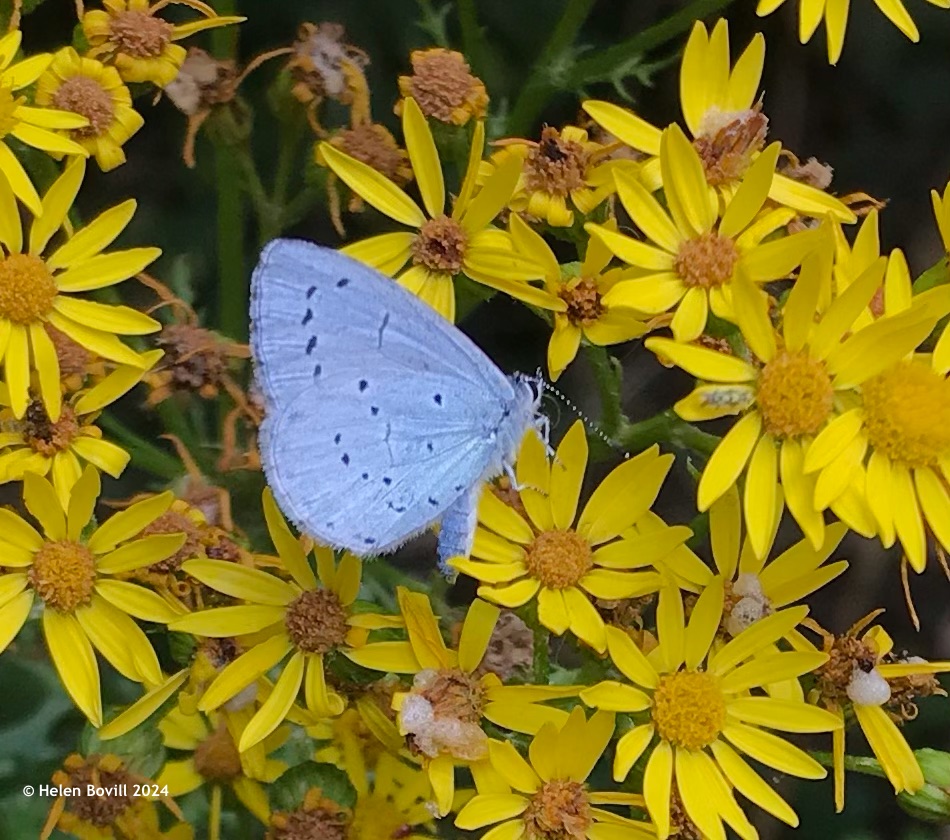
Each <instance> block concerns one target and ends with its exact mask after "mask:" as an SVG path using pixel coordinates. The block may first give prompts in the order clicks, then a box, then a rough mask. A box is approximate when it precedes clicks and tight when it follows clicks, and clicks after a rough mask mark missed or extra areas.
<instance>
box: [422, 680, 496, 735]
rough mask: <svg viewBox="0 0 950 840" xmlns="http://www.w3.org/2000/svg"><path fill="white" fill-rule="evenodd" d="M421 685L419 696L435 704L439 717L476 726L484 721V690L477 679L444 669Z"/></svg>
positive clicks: (436, 714)
mask: <svg viewBox="0 0 950 840" xmlns="http://www.w3.org/2000/svg"><path fill="white" fill-rule="evenodd" d="M423 673H425V672H423ZM417 682H419V681H418V680H417ZM422 685H423V688H422V691H420V692H419V693H420V694H421V695H422V696H423V697H425V699H426V700H428V701H429V703H430V704H431V705H432V711H433V713H434V714H435V717H436V718H453V719H455V720H460V721H462V722H463V723H475V724H477V723H479V721H481V718H482V713H483V712H484V709H485V688H484V686H483V685H482V683H481V680H479V679H478V678H477V677H475V676H473V675H472V674H466V673H465V672H464V671H462V670H460V669H459V668H444V669H442V670H439V671H436V672H434V673H432V674H430V675H429V678H428V679H427V680H425V681H422Z"/></svg>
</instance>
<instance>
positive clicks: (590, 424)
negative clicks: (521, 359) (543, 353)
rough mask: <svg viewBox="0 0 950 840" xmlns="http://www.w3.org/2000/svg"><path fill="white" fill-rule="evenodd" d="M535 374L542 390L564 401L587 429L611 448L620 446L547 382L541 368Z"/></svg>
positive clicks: (625, 454)
mask: <svg viewBox="0 0 950 840" xmlns="http://www.w3.org/2000/svg"><path fill="white" fill-rule="evenodd" d="M536 375H537V377H538V383H539V384H540V386H541V388H542V389H543V390H544V391H547V392H548V393H549V394H552V395H553V396H554V397H556V398H557V400H560V401H561V402H562V403H564V405H566V406H567V408H568V410H569V411H571V412H572V413H573V414H574V416H575V417H577V418H578V419H579V420H580V421H581V422H582V423H583V424H584V426H586V427H587V429H588V430H589V431H591V432H593V433H594V434H595V435H597V437H599V438H600V439H601V440H602V441H603V442H604V443H606V444H607V446H609V447H610V448H611V449H619V448H620V447H619V446H618V445H617V441H615V440H613V439H611V438H610V436H609V435H608V434H607V433H606V432H605V431H604V430H603V429H601V428H600V426H598V425H597V424H596V423H595V422H594V421H593V419H591V417H590V415H588V414H586V413H585V412H584V411H582V410H581V409H580V407H579V406H578V405H577V403H575V402H574V401H573V400H572V399H571V398H570V397H569V396H567V394H565V393H564V392H563V391H562V390H560V389H559V388H558V387H557V386H556V385H553V384H552V383H550V382H548V381H547V380H546V379H545V378H544V377H543V376H542V373H541V368H538V369H537V371H536ZM623 457H624V459H627V458H629V457H630V453H629V452H627V451H624V453H623Z"/></svg>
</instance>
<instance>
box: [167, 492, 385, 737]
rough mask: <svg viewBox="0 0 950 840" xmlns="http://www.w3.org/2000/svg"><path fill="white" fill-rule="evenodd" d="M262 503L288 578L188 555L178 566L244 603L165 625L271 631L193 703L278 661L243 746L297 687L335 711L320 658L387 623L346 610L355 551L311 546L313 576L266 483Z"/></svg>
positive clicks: (317, 711)
mask: <svg viewBox="0 0 950 840" xmlns="http://www.w3.org/2000/svg"><path fill="white" fill-rule="evenodd" d="M263 503H264V516H265V518H266V520H267V530H268V532H269V533H270V536H271V540H272V541H273V543H274V546H275V547H276V548H277V552H278V554H279V555H280V559H281V563H282V565H283V567H284V569H286V570H287V572H289V573H290V576H291V577H292V578H293V580H292V581H291V582H287V581H284V580H281V579H280V578H279V577H277V576H276V575H272V574H269V573H268V572H265V571H263V570H261V569H255V568H251V567H248V566H242V565H239V564H237V563H229V562H227V561H225V560H207V559H199V560H188V561H186V562H185V563H183V564H182V570H183V571H185V572H187V573H188V574H189V575H191V576H192V577H194V578H197V579H198V580H199V581H201V582H202V583H203V584H205V585H206V586H210V587H211V588H212V589H215V590H217V591H218V592H223V593H224V594H225V595H229V596H231V597H232V598H240V599H242V600H244V601H247V602H248V603H247V604H243V605H239V606H229V607H215V608H213V609H209V610H202V611H201V612H196V613H192V614H191V615H187V616H182V617H179V618H178V619H177V620H176V621H173V622H172V623H171V625H170V627H171V629H172V630H174V631H178V632H183V633H194V634H196V635H198V636H210V637H212V638H221V637H229V636H244V635H247V634H250V633H258V632H267V633H269V635H267V636H266V638H264V639H263V640H262V641H259V642H258V643H256V644H254V645H253V646H252V647H250V649H249V650H247V651H245V652H244V653H243V654H241V655H240V656H239V657H238V658H237V659H235V660H234V661H233V662H231V663H230V664H229V665H227V667H225V668H224V670H222V671H221V673H220V674H218V676H217V677H216V678H215V680H214V682H212V683H211V685H210V686H208V689H207V691H206V692H205V693H204V694H203V695H202V697H201V700H200V701H199V703H198V708H199V709H200V710H201V711H203V712H209V711H213V710H214V709H217V708H218V707H219V706H221V705H222V704H224V703H226V702H227V701H228V700H230V699H231V698H232V697H234V696H235V695H236V694H238V693H239V692H241V691H243V690H244V689H245V688H246V687H247V686H249V685H251V683H253V682H255V681H256V680H257V679H258V678H259V677H261V676H262V675H263V674H265V673H267V672H268V671H270V670H271V669H272V668H275V667H277V666H279V665H281V663H283V666H282V669H281V672H280V677H279V678H278V679H277V682H276V683H275V685H274V688H273V691H272V692H271V694H270V696H269V697H268V699H267V700H266V701H265V702H264V703H263V704H262V705H261V707H260V709H259V710H258V711H257V713H256V714H255V715H254V717H253V718H252V719H251V721H250V723H249V724H248V725H247V727H246V728H245V729H244V731H243V733H242V734H241V740H240V742H239V744H238V746H239V749H240V750H241V752H244V751H245V750H247V749H249V748H250V747H252V746H254V745H255V744H257V743H259V742H260V741H262V740H263V739H264V738H266V737H267V736H268V735H269V734H270V733H271V732H273V731H274V730H275V729H276V728H277V727H278V726H279V725H280V723H281V721H283V720H284V718H285V717H286V715H287V714H288V712H289V711H290V709H291V707H292V706H293V704H294V702H295V701H296V699H297V695H298V693H299V692H300V689H301V686H302V687H303V688H304V692H305V696H306V703H307V709H308V710H309V711H310V712H311V713H312V714H313V715H314V716H315V717H317V718H324V717H329V716H332V715H338V714H340V712H342V711H343V699H342V698H341V697H340V696H339V695H338V694H337V693H336V692H335V691H333V690H332V689H330V688H329V687H328V686H327V681H326V672H325V658H326V656H327V655H328V654H332V653H336V652H340V653H344V654H346V653H348V652H349V651H350V649H351V648H352V647H354V646H359V645H361V644H362V643H363V642H364V641H365V639H366V636H367V635H368V633H369V631H370V630H372V629H377V628H380V627H390V626H393V622H392V621H391V620H390V619H387V618H386V617H384V616H377V615H374V614H366V613H361V614H356V613H354V612H353V611H352V605H353V602H354V601H355V600H356V598H357V595H358V594H359V589H360V578H361V575H362V568H363V566H362V562H361V561H360V560H359V559H358V558H357V557H354V556H353V555H352V554H344V555H343V558H342V559H341V560H340V562H339V564H337V563H336V562H335V560H334V557H333V551H332V549H329V548H326V547H324V546H317V547H315V548H314V555H315V557H316V561H317V575H315V574H314V573H313V569H312V568H311V567H310V564H309V563H308V561H307V553H306V552H305V551H304V548H303V546H302V545H301V544H300V542H299V541H298V540H296V539H295V538H294V536H293V534H291V532H290V529H289V528H288V527H287V524H286V522H284V519H283V517H282V516H281V515H280V512H279V511H278V509H277V506H276V505H275V504H274V497H273V495H272V494H271V492H270V490H269V489H267V490H265V491H264V495H263ZM318 576H319V583H318ZM396 626H398V624H396ZM288 654H291V655H290V658H289V659H288V658H287V656H288ZM285 659H286V660H287V661H286V662H285V661H284V660H285Z"/></svg>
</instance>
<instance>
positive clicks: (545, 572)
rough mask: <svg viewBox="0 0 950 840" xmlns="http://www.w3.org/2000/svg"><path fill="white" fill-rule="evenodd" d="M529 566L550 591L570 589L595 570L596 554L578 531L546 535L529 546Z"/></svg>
mask: <svg viewBox="0 0 950 840" xmlns="http://www.w3.org/2000/svg"><path fill="white" fill-rule="evenodd" d="M525 565H526V566H527V567H528V572H529V573H530V574H531V576H532V577H534V578H537V579H538V580H539V581H541V583H542V585H544V586H546V587H548V588H549V589H568V588H570V587H571V586H574V585H575V584H576V583H577V582H578V581H579V580H580V579H581V578H582V577H584V575H586V574H587V573H588V572H589V571H590V570H591V569H592V568H593V566H594V553H593V551H592V550H591V547H590V545H589V544H588V542H587V540H585V539H584V538H583V537H581V536H579V535H578V534H576V533H575V532H574V531H542V532H541V533H540V534H538V536H537V537H535V538H534V542H532V543H531V545H529V546H528V553H527V557H526V558H525Z"/></svg>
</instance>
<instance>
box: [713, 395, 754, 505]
mask: <svg viewBox="0 0 950 840" xmlns="http://www.w3.org/2000/svg"><path fill="white" fill-rule="evenodd" d="M761 430H762V417H761V415H760V414H759V413H758V412H752V413H749V414H746V415H745V416H744V417H742V418H741V419H740V420H739V421H738V422H737V423H736V424H735V425H734V426H733V427H732V428H731V429H730V430H729V431H728V433H727V434H726V436H725V437H724V438H723V439H722V441H720V443H719V446H717V447H716V451H715V452H713V454H712V457H711V458H710V459H709V462H708V463H707V464H706V469H705V470H703V474H702V477H701V478H700V480H699V489H698V494H697V505H698V506H699V509H700V510H707V509H708V508H709V506H710V505H711V504H712V503H713V502H714V501H716V499H718V498H719V497H720V496H721V495H722V494H723V493H725V492H726V490H727V489H729V487H731V486H732V485H733V484H734V483H735V482H736V480H737V479H738V477H739V475H740V474H741V473H742V471H743V470H744V469H745V465H746V463H747V462H748V460H749V457H750V456H751V455H752V450H753V448H754V447H755V445H756V443H757V442H758V440H759V434H760V432H761Z"/></svg>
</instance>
